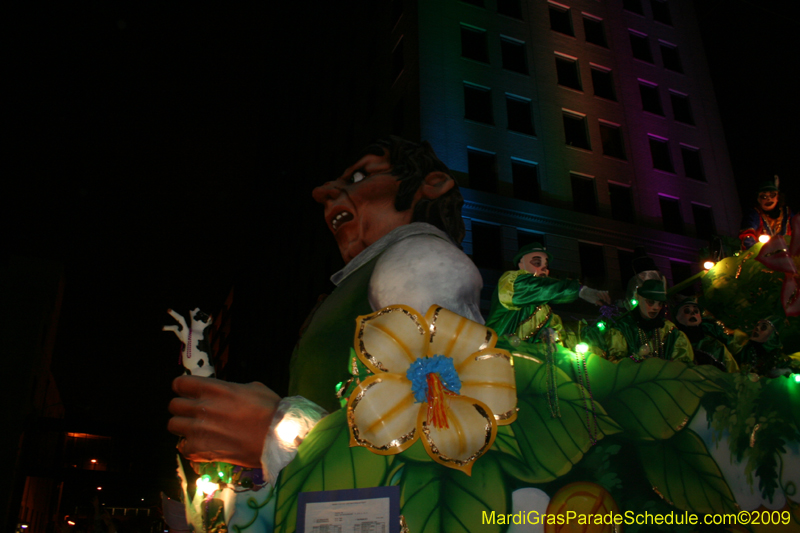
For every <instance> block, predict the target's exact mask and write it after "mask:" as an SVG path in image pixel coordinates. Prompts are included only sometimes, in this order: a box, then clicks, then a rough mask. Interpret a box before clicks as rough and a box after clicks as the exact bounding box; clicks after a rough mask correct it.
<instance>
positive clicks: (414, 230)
mask: <svg viewBox="0 0 800 533" xmlns="http://www.w3.org/2000/svg"><path fill="white" fill-rule="evenodd" d="M413 235H436V236H438V237H441V238H443V239H445V240H447V241H450V242H452V240H451V239H450V237H448V236H447V234H446V233H445V232H443V231H442V230H440V229H439V228H437V227H436V226H433V225H431V224H428V223H427V222H412V223H411V224H405V225H403V226H400V227H397V228H395V229H393V230H392V231H390V232H389V233H387V234H386V235H384V236H383V237H381V238H380V239H378V240H377V241H375V242H374V243H372V244H371V245H369V246H367V247H366V248H365V249H364V251H363V252H361V253H360V254H358V255H357V256H355V257H354V258H353V259H352V260H351V261H350V262H349V263H347V264H346V265H345V266H344V268H343V269H341V270H340V271H339V272H337V273H336V274H334V275H333V276H331V281H332V282H333V284H334V285H337V286H338V285H339V284H340V283H341V282H342V281H344V280H345V278H347V276H349V275H350V274H352V273H353V272H355V271H356V270H358V269H359V268H360V267H362V266H364V265H365V264H367V263H368V262H369V261H370V260H371V259H373V258H375V257H376V256H377V255H378V254H380V253H381V252H383V251H384V250H385V249H386V248H388V247H389V246H391V245H393V244H394V243H396V242H397V241H400V240H402V239H405V238H406V237H411V236H413Z"/></svg>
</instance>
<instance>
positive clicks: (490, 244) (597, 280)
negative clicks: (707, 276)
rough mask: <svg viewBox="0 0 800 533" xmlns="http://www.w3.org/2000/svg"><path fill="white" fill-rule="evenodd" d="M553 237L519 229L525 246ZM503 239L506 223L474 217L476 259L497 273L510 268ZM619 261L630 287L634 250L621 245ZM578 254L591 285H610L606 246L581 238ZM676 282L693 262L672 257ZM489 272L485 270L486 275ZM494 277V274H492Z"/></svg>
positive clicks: (489, 287) (519, 239) (488, 290)
mask: <svg viewBox="0 0 800 533" xmlns="http://www.w3.org/2000/svg"><path fill="white" fill-rule="evenodd" d="M547 240H549V239H548V238H546V236H545V235H543V234H541V233H533V232H529V231H523V230H519V229H517V246H518V248H522V247H523V246H525V245H527V244H531V243H534V242H538V243H541V244H544V245H548V244H549V243H547V242H546V241H547ZM504 242H505V239H503V235H502V227H501V226H496V225H492V224H485V223H482V222H477V221H474V220H473V221H472V254H471V257H472V260H473V262H474V263H475V264H476V265H477V266H478V268H481V269H491V270H494V271H495V272H496V273H497V275H498V276H499V273H500V272H502V271H503V270H505V269H507V268H508V265H507V264H504V263H503V243H504ZM616 255H617V258H616V259H617V263H618V265H619V273H620V282H621V284H620V287H626V286H627V284H628V280H629V279H630V278H632V277H633V275H634V271H633V252H632V251H629V250H624V249H620V248H617V254H616ZM578 258H579V261H580V269H581V272H580V279H581V281H582V282H583V283H586V284H587V285H591V286H596V287H607V286H608V284H607V281H608V273H607V271H606V256H605V253H604V250H603V246H601V245H598V244H592V243H588V242H578ZM670 270H671V271H672V280H673V283H678V282H680V281H683V280H685V279H688V278H689V277H690V276H691V275H692V274H693V272H692V267H691V265H690V264H689V263H684V262H681V261H672V260H671V261H670ZM486 274H488V273H484V275H486ZM489 277H491V276H489ZM485 281H486V282H487V286H486V287H484V291H482V297H485V298H486V299H489V298H490V297H491V293H492V291H493V290H494V286H493V283H492V282H495V283H496V279H495V280H485Z"/></svg>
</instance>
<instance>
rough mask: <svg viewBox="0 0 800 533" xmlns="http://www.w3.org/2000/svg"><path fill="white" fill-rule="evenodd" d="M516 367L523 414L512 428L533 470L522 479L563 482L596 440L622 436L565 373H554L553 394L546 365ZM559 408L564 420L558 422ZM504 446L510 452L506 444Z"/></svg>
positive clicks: (524, 362)
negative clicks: (550, 391) (614, 435)
mask: <svg viewBox="0 0 800 533" xmlns="http://www.w3.org/2000/svg"><path fill="white" fill-rule="evenodd" d="M514 368H515V371H516V376H517V401H518V403H517V406H518V407H519V412H518V413H517V420H516V421H515V422H514V423H513V424H511V429H512V431H513V435H514V437H516V441H517V446H518V448H519V450H520V452H521V454H522V457H523V458H524V460H525V463H527V465H528V467H529V469H530V473H528V472H527V471H526V472H524V475H523V477H522V480H524V481H526V482H529V483H545V482H548V481H551V480H553V479H555V478H557V477H560V476H562V475H564V474H566V473H567V472H569V470H570V469H571V468H572V466H573V465H574V464H576V463H577V462H578V461H580V460H581V458H582V457H583V454H584V453H586V451H588V450H589V448H591V446H592V438H593V437H594V438H596V439H597V440H600V439H602V438H603V437H604V436H605V435H611V434H614V433H617V432H619V431H621V428H620V426H619V425H618V424H617V423H616V422H615V421H614V420H612V419H611V417H609V415H608V414H607V413H606V411H605V410H604V409H603V406H601V405H600V404H599V403H598V402H597V401H594V400H592V399H591V396H590V394H589V392H588V390H586V389H584V388H583V387H581V386H580V385H578V384H577V383H575V382H573V381H572V380H570V378H569V377H568V376H567V375H566V374H565V373H564V372H563V371H562V370H561V369H560V368H555V376H556V384H557V393H556V394H555V395H552V394H550V395H548V388H547V377H546V376H547V370H546V369H547V365H545V364H538V363H534V362H531V361H528V360H522V361H520V360H515V364H514ZM556 406H557V407H558V411H560V416H556V417H554V416H553V411H555V410H556ZM592 410H593V413H592ZM500 442H501V444H502V445H503V446H504V447H505V448H508V447H509V445H508V444H507V443H506V442H505V439H501V441H500ZM498 449H499V450H500V451H504V448H498ZM512 455H513V452H512ZM509 473H511V474H512V475H514V473H513V472H509Z"/></svg>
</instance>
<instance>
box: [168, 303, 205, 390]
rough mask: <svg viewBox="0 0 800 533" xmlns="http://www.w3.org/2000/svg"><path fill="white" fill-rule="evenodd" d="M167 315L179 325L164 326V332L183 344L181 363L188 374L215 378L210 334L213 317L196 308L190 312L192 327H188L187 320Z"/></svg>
mask: <svg viewBox="0 0 800 533" xmlns="http://www.w3.org/2000/svg"><path fill="white" fill-rule="evenodd" d="M167 313H169V314H170V316H171V317H172V318H174V319H175V320H176V321H177V322H178V325H177V326H176V325H172V326H164V327H163V328H161V329H162V330H163V331H172V332H174V333H175V335H177V337H178V338H179V339H180V341H181V342H182V343H183V346H181V362H182V363H183V367H184V368H185V369H186V373H187V374H189V375H191V376H202V377H211V378H213V377H214V362H213V361H212V359H211V345H210V344H209V338H208V337H209V333H210V331H211V321H212V318H211V315H209V314H207V313H204V312H202V311H201V310H200V309H199V308H195V309H194V310H192V311H191V312H190V317H191V327H189V326H187V325H186V320H184V318H183V317H182V316H181V315H179V314H178V313H176V312H175V311H173V310H172V309H167Z"/></svg>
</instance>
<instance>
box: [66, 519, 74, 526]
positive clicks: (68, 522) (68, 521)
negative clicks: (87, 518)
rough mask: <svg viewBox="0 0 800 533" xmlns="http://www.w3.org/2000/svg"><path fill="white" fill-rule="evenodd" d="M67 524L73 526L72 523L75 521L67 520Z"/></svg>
mask: <svg viewBox="0 0 800 533" xmlns="http://www.w3.org/2000/svg"><path fill="white" fill-rule="evenodd" d="M67 524H69V525H71V526H74V525H75V522H73V521H72V520H67Z"/></svg>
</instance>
